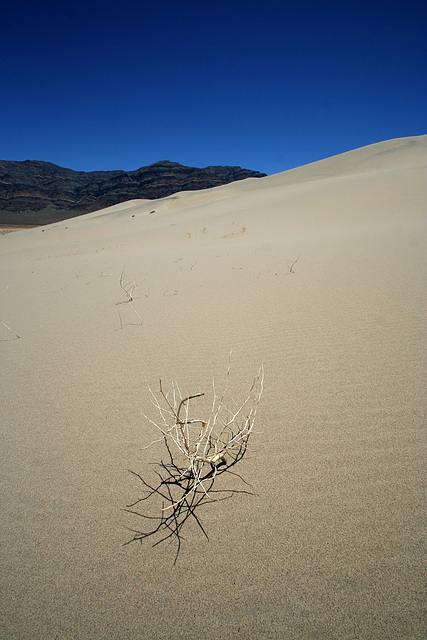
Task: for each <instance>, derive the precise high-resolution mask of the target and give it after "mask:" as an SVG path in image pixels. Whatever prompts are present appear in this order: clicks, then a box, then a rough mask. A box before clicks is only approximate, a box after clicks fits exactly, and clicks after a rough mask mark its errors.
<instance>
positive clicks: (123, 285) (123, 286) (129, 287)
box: [116, 267, 142, 329]
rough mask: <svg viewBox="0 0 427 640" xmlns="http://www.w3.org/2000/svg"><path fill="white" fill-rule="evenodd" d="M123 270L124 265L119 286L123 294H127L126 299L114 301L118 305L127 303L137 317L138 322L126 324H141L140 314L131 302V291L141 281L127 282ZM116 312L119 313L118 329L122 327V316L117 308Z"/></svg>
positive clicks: (132, 291)
mask: <svg viewBox="0 0 427 640" xmlns="http://www.w3.org/2000/svg"><path fill="white" fill-rule="evenodd" d="M125 270H126V267H123V269H122V272H121V274H120V287H121V289H122V290H123V291H124V292H125V294H126V296H127V300H122V301H121V302H116V306H117V305H120V304H128V305H129V306H130V308H131V309H132V311H133V312H134V313H135V314H136V315H137V316H138V318H139V322H138V323H128V324H138V325H142V318H141V316H140V315H139V313H138V311H137V310H136V309H135V307H134V306H133V304H132V302H133V293H134V291H135V289H136V288H137V287H139V285H140V284H141V282H136V281H135V280H130V281H129V282H127V278H126V275H125ZM117 313H118V314H119V318H120V329H123V322H122V316H121V314H120V311H119V310H118V309H117Z"/></svg>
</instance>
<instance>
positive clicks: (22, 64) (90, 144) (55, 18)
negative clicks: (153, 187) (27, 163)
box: [0, 0, 427, 174]
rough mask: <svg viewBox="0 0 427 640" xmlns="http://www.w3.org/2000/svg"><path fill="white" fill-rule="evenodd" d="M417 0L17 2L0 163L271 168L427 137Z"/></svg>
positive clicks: (5, 49)
mask: <svg viewBox="0 0 427 640" xmlns="http://www.w3.org/2000/svg"><path fill="white" fill-rule="evenodd" d="M426 5H427V3H425V2H421V1H420V2H411V0H409V1H408V0H406V1H402V2H391V1H390V0H388V1H380V2H376V1H375V0H371V1H370V2H365V0H359V1H357V0H354V1H353V0H339V1H338V0H337V1H335V0H331V1H328V0H325V1H324V2H322V0H318V1H317V2H306V1H304V0H301V2H298V1H297V0H293V2H287V1H286V0H282V1H281V2H279V1H275V0H262V1H253V0H228V1H227V2H224V1H223V0H218V1H215V0H210V1H209V2H204V1H203V0H198V1H192V0H188V1H187V0H182V1H181V2H179V1H178V0H175V1H174V2H171V1H166V0H156V1H153V0H150V1H149V2H146V1H145V0H139V1H137V2H134V1H130V0H122V1H120V0H117V1H115V2H110V1H109V0H103V1H102V2H100V1H98V0H86V1H85V2H80V1H79V0H76V1H75V2H67V3H65V2H61V1H60V0H56V2H50V1H48V2H43V0H39V2H29V1H28V0H27V1H21V0H14V2H13V3H12V2H9V3H7V6H6V7H5V8H3V9H2V12H1V15H0V60H1V63H0V64H1V71H0V82H1V86H2V88H1V98H0V159H2V160H27V159H30V160H46V161H49V162H53V163H55V164H59V165H61V166H64V167H69V168H71V169H76V170H81V171H95V170H108V169H125V170H132V169H137V168H139V167H141V166H145V165H149V164H152V163H153V162H157V161H158V160H172V161H176V162H180V163H182V164H186V165H191V166H199V167H204V166H208V165H218V164H222V165H240V166H242V167H245V168H249V169H256V170H259V171H264V172H266V173H269V174H271V173H277V172H279V171H284V170H286V169H290V168H292V167H295V166H299V165H302V164H306V163H308V162H313V161H315V160H320V159H321V158H325V157H328V156H331V155H335V154H337V153H342V152H344V151H348V150H350V149H354V148H357V147H360V146H364V145H366V144H371V143H374V142H378V141H380V140H386V139H389V138H397V137H401V136H410V135H421V134H424V133H427V80H426V78H427V46H426V41H427V38H426V33H427V9H426Z"/></svg>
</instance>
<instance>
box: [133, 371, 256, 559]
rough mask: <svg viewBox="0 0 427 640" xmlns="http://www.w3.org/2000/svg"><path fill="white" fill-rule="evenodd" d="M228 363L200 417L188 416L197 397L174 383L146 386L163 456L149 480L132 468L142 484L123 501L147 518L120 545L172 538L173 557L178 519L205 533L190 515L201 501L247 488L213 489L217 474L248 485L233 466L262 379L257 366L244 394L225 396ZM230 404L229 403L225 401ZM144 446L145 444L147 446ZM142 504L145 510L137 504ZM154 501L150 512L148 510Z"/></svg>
mask: <svg viewBox="0 0 427 640" xmlns="http://www.w3.org/2000/svg"><path fill="white" fill-rule="evenodd" d="M229 376H230V366H229V367H228V372H227V383H226V387H225V390H224V392H223V393H222V394H221V395H218V394H217V392H216V389H215V384H213V401H212V406H211V409H210V412H209V415H208V416H207V417H206V419H201V418H197V417H192V415H193V414H192V406H193V400H195V399H197V398H199V397H201V396H203V395H204V394H203V393H195V394H192V395H190V396H186V397H183V396H182V394H181V391H180V389H179V387H178V385H177V384H176V383H173V384H172V389H171V391H170V393H166V392H165V390H164V388H163V384H162V381H161V380H160V386H159V392H158V394H155V393H154V392H153V390H152V389H151V388H150V387H149V391H150V394H151V398H152V402H153V404H154V406H155V407H156V409H157V411H158V413H159V416H160V420H157V421H155V420H152V419H151V418H148V417H147V416H145V417H146V418H147V420H149V422H150V423H151V424H153V425H154V426H155V427H156V429H158V431H159V432H160V434H161V437H160V439H159V440H156V441H154V442H152V443H151V445H152V444H154V443H155V442H163V443H164V446H165V448H166V451H167V455H168V460H167V461H166V462H165V461H163V460H161V461H160V462H159V463H158V464H156V465H155V475H156V478H155V481H154V482H149V481H147V480H146V479H145V478H143V477H142V476H141V475H139V474H137V473H135V472H133V471H132V472H131V473H133V475H135V476H136V477H137V478H138V479H139V480H140V481H141V483H142V485H143V487H144V490H145V491H144V495H143V496H142V497H141V498H139V499H138V500H136V501H135V502H133V503H132V504H129V505H128V506H127V508H126V509H125V511H127V512H128V513H131V514H134V515H137V516H139V517H141V518H144V519H145V520H147V521H150V523H151V525H152V526H151V527H148V529H147V530H146V531H136V530H132V531H133V533H134V537H133V538H132V539H131V540H129V542H127V543H126V544H129V543H130V542H133V541H135V540H139V541H140V542H142V540H144V539H145V538H148V537H150V536H156V534H158V536H157V537H158V539H157V541H156V542H155V543H154V545H153V546H156V545H158V544H160V543H161V542H164V541H166V540H168V539H171V538H174V539H175V541H176V542H177V552H176V556H175V562H176V560H177V558H178V555H179V551H180V548H181V539H182V535H181V530H182V528H183V526H184V524H185V523H186V522H187V521H188V520H189V519H190V518H194V520H195V521H196V523H197V525H198V526H199V527H200V529H201V530H202V532H203V534H204V535H205V536H206V538H208V536H207V533H206V531H205V529H204V527H203V525H202V523H201V521H200V519H199V515H198V514H196V510H198V509H199V507H200V506H202V505H203V504H210V503H213V502H218V501H220V500H225V499H228V498H231V497H232V496H233V495H234V494H237V493H249V494H251V492H250V491H248V490H247V489H235V488H232V487H230V486H223V487H222V488H218V485H216V484H215V483H216V481H217V479H218V478H219V477H220V476H222V475H224V474H229V475H233V476H234V477H237V478H239V479H240V480H241V481H242V482H243V483H244V484H245V485H246V486H248V484H247V483H246V482H245V480H243V478H242V477H241V476H240V475H239V474H238V473H236V472H235V471H234V470H232V469H233V467H235V465H236V464H237V463H238V462H240V461H241V460H242V458H243V457H244V455H245V454H246V451H247V447H248V442H249V438H250V436H251V434H252V432H253V426H254V420H255V415H256V411H257V407H258V403H259V401H260V398H261V394H262V391H263V383H264V370H263V367H260V369H259V371H258V374H257V376H256V378H255V380H254V382H253V384H252V386H251V388H250V390H249V393H248V395H247V397H246V399H245V400H244V401H243V402H241V403H239V404H237V403H236V402H234V401H233V400H232V399H228V400H227V390H228V380H229ZM229 403H232V405H233V406H232V407H230V404H229ZM151 445H149V446H151ZM141 506H144V507H145V506H147V511H144V512H141V511H139V510H137V508H139V507H141ZM153 506H154V509H155V510H154V512H153V511H152V510H150V511H149V510H148V509H150V507H151V508H152V507H153Z"/></svg>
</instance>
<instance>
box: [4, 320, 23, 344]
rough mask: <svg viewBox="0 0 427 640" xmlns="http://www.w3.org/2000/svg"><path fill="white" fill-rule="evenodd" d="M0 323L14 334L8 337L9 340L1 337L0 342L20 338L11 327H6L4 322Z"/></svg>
mask: <svg viewBox="0 0 427 640" xmlns="http://www.w3.org/2000/svg"><path fill="white" fill-rule="evenodd" d="M0 324H2V325H3V326H4V327H6V329H9V331H10V332H11V333H13V335H14V336H15V337H14V338H9V340H6V339H5V338H3V339H2V340H0V342H12V340H19V339H20V338H21V336H18V334H17V333H15V332H14V330H13V329H11V328H10V327H8V326H7V324H6V323H5V322H0Z"/></svg>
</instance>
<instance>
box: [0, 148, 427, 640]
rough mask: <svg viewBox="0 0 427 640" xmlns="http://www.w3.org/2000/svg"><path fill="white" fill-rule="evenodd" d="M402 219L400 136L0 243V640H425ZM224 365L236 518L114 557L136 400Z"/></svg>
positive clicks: (415, 271)
mask: <svg viewBox="0 0 427 640" xmlns="http://www.w3.org/2000/svg"><path fill="white" fill-rule="evenodd" d="M426 210H427V136H420V137H411V138H401V139H397V140H390V141H387V142H382V143H379V144H374V145H371V146H368V147H364V148H361V149H357V150H355V151H351V152H348V153H345V154H341V155H339V156H336V157H333V158H329V159H327V160H323V161H321V162H316V163H313V164H309V165H306V166H303V167H300V168H298V169H294V170H292V171H287V172H284V173H280V174H277V175H273V176H268V177H264V178H260V179H256V180H254V179H247V180H242V181H239V182H233V183H232V184H227V185H224V186H219V187H215V188H212V189H205V190H201V191H185V192H180V193H175V194H174V195H170V196H168V197H164V198H161V199H157V200H151V201H148V200H131V201H129V202H125V203H122V204H117V205H115V206H111V207H109V208H105V209H103V210H100V211H94V212H92V213H88V214H86V215H82V216H79V217H77V218H72V219H69V220H65V221H63V222H60V223H57V224H52V225H48V226H45V227H38V228H35V229H29V230H23V231H17V232H14V233H8V234H6V235H4V236H1V237H0V268H1V315H0V321H1V322H2V324H1V325H0V339H1V344H0V350H1V356H2V383H3V398H2V407H3V411H2V426H1V428H0V433H1V438H2V446H1V449H0V469H1V471H0V473H1V485H2V509H1V528H2V559H1V563H2V570H1V584H2V597H1V601H2V622H1V625H2V627H1V628H2V631H1V634H0V635H1V637H2V638H7V639H8V640H18V639H19V640H22V639H24V638H25V639H26V638H28V639H30V638H31V639H32V640H33V639H36V638H40V639H42V638H43V639H48V638H51V639H52V640H53V639H54V638H58V639H59V638H61V639H64V640H65V639H66V640H83V639H89V638H90V639H92V638H96V639H99V640H101V639H106V638H108V639H114V640H125V639H129V640H141V639H154V638H159V639H160V638H168V640H175V639H176V640H177V639H182V640H192V639H194V640H195V639H196V638H197V639H200V638H203V639H204V640H214V639H215V640H218V639H219V638H224V639H225V638H227V639H228V638H230V639H231V638H233V639H237V638H241V639H242V640H243V639H245V640H246V639H248V638H253V639H256V640H272V639H278V640H279V639H280V640H283V639H289V640H295V639H297V638H301V639H304V640H305V639H308V638H322V639H326V638H333V639H335V640H338V639H339V640H347V639H348V640H350V639H351V640H354V639H355V638H357V639H358V640H368V639H369V640H371V639H374V638H375V640H380V639H381V640H391V639H399V640H403V639H406V640H409V639H411V640H412V639H416V638H417V639H421V638H423V637H424V634H425V631H426V617H425V609H424V602H425V595H426V594H425V564H424V561H425V547H424V546H423V545H424V536H425V526H424V525H425V487H424V483H425V456H424V450H423V443H424V440H425V416H426V406H425V382H426V380H425V361H424V356H423V348H424V347H425V333H424V329H423V327H424V325H423V318H424V317H425V311H426V308H425V275H426V270H425V269H426V255H427V251H426ZM123 273H124V274H125V275H126V277H127V278H128V281H130V282H131V281H135V284H137V285H138V286H136V287H135V289H134V293H133V298H134V299H133V302H132V304H129V303H127V302H126V299H127V298H126V294H125V292H124V291H123V289H122V288H121V286H120V277H121V274H123ZM119 303H120V304H119ZM231 349H232V351H233V352H232V357H231V377H230V393H231V395H232V396H233V397H235V398H236V401H238V400H239V399H240V397H241V396H242V394H244V393H245V392H246V391H247V389H248V386H249V385H250V383H251V380H252V378H253V375H255V373H256V371H257V370H258V367H259V365H261V364H263V365H264V370H265V385H264V394H263V397H262V399H261V403H260V405H259V408H258V415H257V423H256V427H255V431H256V433H255V436H254V438H253V440H252V442H251V443H250V447H249V450H248V453H247V455H246V456H245V458H244V460H243V461H242V462H241V464H240V467H239V468H238V469H236V471H238V472H239V473H240V474H242V476H243V477H244V478H245V480H246V481H247V482H248V483H250V485H251V487H252V492H253V493H255V494H256V495H253V496H250V495H245V494H242V495H236V496H234V497H233V499H231V500H225V501H223V502H217V503H212V504H210V505H208V506H206V507H204V511H203V512H200V518H201V521H202V522H203V526H204V527H205V528H206V531H207V533H208V535H209V538H210V539H209V541H207V540H206V538H204V536H203V535H202V534H201V531H200V529H198V527H197V526H192V525H191V524H190V525H189V527H188V529H187V531H186V532H185V533H184V538H185V539H183V540H182V549H181V552H180V555H179V557H178V561H177V564H176V565H175V566H174V565H173V560H174V556H175V551H176V549H175V546H174V545H173V544H170V545H169V544H167V543H166V544H163V545H159V546H157V547H154V548H152V547H151V544H150V541H149V540H147V541H145V542H144V543H143V544H141V545H139V544H131V545H128V546H123V543H125V542H126V541H128V540H129V538H130V537H132V533H131V532H130V531H129V530H128V529H126V527H128V528H130V529H141V527H144V521H143V520H142V519H141V518H136V517H133V516H131V515H129V514H127V513H125V512H123V511H121V509H122V507H124V506H125V505H126V504H129V503H130V502H132V501H133V500H136V499H137V498H138V497H141V493H142V487H141V486H140V483H138V482H137V479H136V478H135V477H134V476H132V475H131V474H129V473H128V471H127V470H128V469H131V470H134V471H136V472H138V473H141V474H145V473H149V472H150V469H151V468H152V467H151V464H152V463H153V462H156V461H158V455H159V449H158V447H156V446H154V447H152V448H148V449H144V447H146V446H147V445H148V444H149V443H150V442H151V441H152V440H154V439H155V438H156V437H157V434H156V433H155V429H154V427H153V426H152V425H151V424H150V423H149V422H148V421H147V420H146V419H145V418H144V416H143V415H142V413H143V412H144V413H146V414H148V415H149V416H152V415H154V411H155V410H154V407H153V406H152V405H151V403H150V397H149V393H148V390H147V387H146V382H148V383H149V384H150V385H152V386H153V388H156V386H157V385H158V379H159V378H162V380H164V381H165V384H166V383H167V382H169V381H171V380H177V381H178V383H179V385H180V388H181V390H182V393H183V394H187V395H189V394H191V393H195V392H205V393H206V396H207V398H209V397H210V396H209V394H210V392H211V389H212V379H213V378H215V381H216V384H217V386H218V388H220V387H221V384H222V382H223V380H224V376H225V373H226V370H227V365H228V357H229V353H230V350H231ZM424 353H425V351H424ZM203 406H204V405H203V402H202V403H201V405H200V407H201V410H202V408H203Z"/></svg>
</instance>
